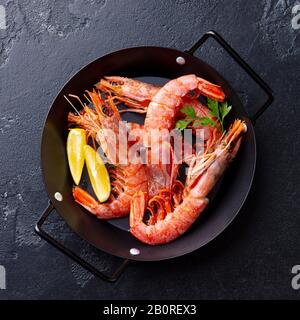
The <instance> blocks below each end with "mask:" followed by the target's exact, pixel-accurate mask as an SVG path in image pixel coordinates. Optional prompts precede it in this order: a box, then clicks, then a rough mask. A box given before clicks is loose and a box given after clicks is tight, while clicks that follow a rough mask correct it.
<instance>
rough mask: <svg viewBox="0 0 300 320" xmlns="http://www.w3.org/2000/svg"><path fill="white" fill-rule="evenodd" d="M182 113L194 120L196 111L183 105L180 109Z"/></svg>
mask: <svg viewBox="0 0 300 320" xmlns="http://www.w3.org/2000/svg"><path fill="white" fill-rule="evenodd" d="M180 111H181V112H182V113H184V114H185V115H186V116H188V117H191V118H196V117H197V116H196V111H195V109H194V108H193V107H192V106H189V105H185V106H184V107H183V108H182V109H180Z"/></svg>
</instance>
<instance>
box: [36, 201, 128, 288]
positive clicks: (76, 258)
mask: <svg viewBox="0 0 300 320" xmlns="http://www.w3.org/2000/svg"><path fill="white" fill-rule="evenodd" d="M54 209H55V208H54V206H53V204H52V203H51V201H49V204H48V207H47V208H46V209H45V211H44V213H43V214H42V216H41V217H40V219H39V220H38V222H37V223H36V225H35V228H34V229H35V231H36V233H37V234H38V235H39V236H40V237H41V238H43V239H45V240H46V241H48V242H49V243H50V244H52V245H53V246H54V247H55V248H57V249H58V250H60V251H61V252H62V253H64V254H65V255H67V256H68V257H70V258H72V259H73V260H74V261H75V262H77V263H78V264H80V265H81V266H82V267H83V268H85V269H87V270H88V271H90V272H91V273H93V274H94V275H95V276H97V277H99V278H100V279H102V280H105V281H108V282H115V281H117V280H118V279H119V277H120V275H121V274H122V273H123V271H124V270H125V268H126V266H127V265H128V263H129V260H128V259H124V260H123V262H122V263H121V264H120V266H119V267H118V268H117V269H116V270H115V271H114V272H113V273H112V274H111V275H107V274H104V273H103V272H101V271H99V270H98V269H96V268H95V267H94V266H93V265H91V264H90V263H88V262H87V261H86V260H84V259H82V258H81V257H80V256H79V255H77V254H76V253H75V252H74V251H72V250H70V249H68V248H67V247H65V246H64V245H63V244H62V243H60V242H58V241H57V240H56V239H54V238H53V237H52V236H51V235H50V234H49V233H47V232H46V231H45V230H44V229H43V224H44V223H45V221H46V220H47V218H48V216H49V215H50V213H51V212H52V211H53V210H54Z"/></svg>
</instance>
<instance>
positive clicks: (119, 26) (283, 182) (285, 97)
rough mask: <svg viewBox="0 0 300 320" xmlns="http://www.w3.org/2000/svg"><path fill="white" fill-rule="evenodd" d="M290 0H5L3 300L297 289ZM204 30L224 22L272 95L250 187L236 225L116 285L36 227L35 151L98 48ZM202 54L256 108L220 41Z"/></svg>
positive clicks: (179, 44) (296, 39)
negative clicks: (52, 112) (50, 116)
mask: <svg viewBox="0 0 300 320" xmlns="http://www.w3.org/2000/svg"><path fill="white" fill-rule="evenodd" d="M295 2H296V0H295V1H283V0H279V1H270V0H266V1H258V0H257V1H250V0H249V1H238V0H235V1H234V0H232V1H225V0H224V1H219V0H205V1H196V0H195V1H185V0H178V1H150V0H139V1H137V0H128V1H121V0H119V1H115V0H89V1H83V0H72V1H58V0H55V1H50V0H22V1H21V0H19V1H18V0H13V1H10V0H6V1H5V0H4V1H0V4H3V5H4V6H5V7H6V12H7V26H8V28H7V29H6V30H0V97H1V98H0V99H1V100H0V101H1V103H0V110H1V114H0V141H1V166H0V176H1V180H0V209H1V214H0V264H1V265H3V266H5V268H6V271H7V290H0V299H2V298H9V299H11V298H20V299H41V298H47V299H48V298H49V299H54V298H71V299H88V298H95V299H103V298H113V299H116V298H129V299H137V298H147V299H148V298H149V299H150V298H157V299H159V298H199V299H207V298H213V299H215V298H216V299H221V298H228V299H232V298H249V299H261V298H263V299H266V298H284V299H285V298H291V299H298V298H299V297H300V291H295V290H293V289H292V287H291V278H292V274H291V268H292V266H293V265H295V264H300V252H299V245H300V232H299V226H300V200H299V173H300V172H299V161H298V160H299V156H300V150H299V146H300V144H299V113H300V111H299V110H300V108H299V86H300V30H293V29H292V25H291V19H292V13H291V9H292V7H293V6H294V5H295V4H296V3H295ZM209 29H215V30H217V31H219V32H220V33H221V34H222V35H223V36H224V37H225V38H226V39H227V40H228V41H229V43H230V44H232V46H234V47H235V48H236V49H237V50H238V51H239V53H240V54H241V55H242V56H243V57H244V58H245V59H246V60H247V61H248V62H249V63H250V64H251V65H252V66H254V68H255V70H257V72H258V73H259V74H260V75H262V76H263V78H264V79H265V80H266V81H267V82H269V83H270V85H271V87H272V88H273V90H274V92H275V97H276V101H275V103H274V104H273V105H272V107H271V108H270V109H269V110H268V111H267V112H266V113H265V114H264V115H263V116H262V117H261V119H260V120H259V121H258V122H257V126H256V134H257V143H258V162H257V173H256V178H255V181H254V184H253V188H252V191H251V194H250V196H249V198H248V201H247V202H246V204H245V206H244V208H243V210H242V212H241V213H240V215H239V217H238V219H237V220H236V221H235V222H234V223H233V225H232V226H231V227H230V228H229V229H228V230H227V231H226V232H225V233H224V234H222V235H221V236H220V237H219V238H218V239H217V240H216V241H214V242H213V243H212V244H210V245H209V246H207V247H205V248H204V249H203V250H200V251H197V252H195V253H193V254H190V255H188V256H185V257H182V258H179V259H175V260H171V261H165V262H159V263H135V264H132V265H130V266H129V267H128V269H127V270H126V272H125V273H124V275H123V276H122V278H121V279H120V281H119V282H117V283H115V284H108V283H105V282H103V281H101V280H98V279H96V278H95V277H93V276H92V275H91V274H89V273H88V272H86V271H85V270H83V269H82V268H81V267H79V266H77V265H76V264H75V263H73V262H72V261H71V260H70V259H68V258H66V257H64V256H63V255H62V254H61V253H59V252H58V251H57V250H56V249H54V248H52V247H51V246H50V245H48V244H47V243H45V241H43V240H41V239H40V238H39V237H38V236H36V235H35V234H34V231H33V225H34V223H35V221H36V220H37V218H38V216H39V214H40V213H41V212H42V210H43V209H44V208H45V206H46V204H47V194H46V192H45V189H44V185H43V181H42V175H41V171H40V162H39V161H40V154H39V150H40V135H41V131H42V127H43V121H44V119H45V116H46V113H47V110H48V108H49V105H50V103H51V101H52V99H53V98H54V97H55V95H56V94H57V92H58V91H59V89H60V88H61V87H62V86H63V84H64V83H65V82H66V80H67V79H68V78H69V77H70V76H71V75H73V74H74V73H75V72H76V71H77V70H78V69H79V68H81V67H82V66H84V65H85V64H86V63H88V62H90V61H91V60H93V59H95V58H97V57H99V56H101V55H103V54H105V53H108V52H110V51H114V50H117V49H121V48H125V47H130V46H139V45H159V46H167V47H175V48H178V49H186V48H188V47H190V46H191V45H192V44H193V43H194V42H195V41H196V40H197V38H198V37H199V36H200V35H202V34H203V33H204V32H205V31H207V30H209ZM199 55H201V56H202V57H203V58H204V59H205V60H207V61H210V62H212V64H213V65H214V66H215V67H216V68H217V70H219V71H220V72H221V73H223V74H224V75H225V77H226V78H228V79H229V80H230V81H231V82H232V83H233V84H234V86H235V87H236V88H237V90H238V92H239V93H240V94H241V96H242V97H243V99H244V101H245V102H246V103H247V105H248V106H249V109H251V112H252V111H253V110H254V109H255V107H257V106H258V103H259V102H260V98H259V97H256V94H255V93H256V88H255V86H253V84H251V82H249V81H247V78H246V77H245V75H244V74H243V73H242V72H241V71H239V70H238V69H235V67H234V66H233V63H232V61H230V60H229V59H227V58H225V56H224V54H223V52H222V51H221V50H220V49H218V47H217V45H215V44H211V46H208V47H207V50H204V51H203V52H201V53H199ZM255 99H257V101H255ZM49 227H50V228H51V230H52V232H54V233H55V234H60V236H61V238H62V239H63V240H64V241H66V243H68V244H69V245H71V246H76V247H77V248H79V250H80V252H81V253H82V255H83V256H86V257H87V258H91V259H93V260H95V261H99V262H100V263H101V259H102V260H103V259H104V261H105V264H108V265H109V264H110V262H112V261H110V260H112V258H108V257H107V256H106V255H104V254H100V253H97V252H95V250H92V249H91V248H89V247H88V246H87V245H85V244H84V243H82V242H81V241H80V240H79V239H77V238H76V236H74V235H73V234H72V233H71V232H69V231H68V230H67V229H66V228H65V227H64V226H63V224H62V223H61V222H60V221H59V220H58V219H56V220H54V221H53V222H52V224H51V225H50V226H49ZM93 257H94V258H93ZM112 263H114V262H112ZM102 265H103V266H104V267H105V268H106V266H105V265H104V264H103V262H102Z"/></svg>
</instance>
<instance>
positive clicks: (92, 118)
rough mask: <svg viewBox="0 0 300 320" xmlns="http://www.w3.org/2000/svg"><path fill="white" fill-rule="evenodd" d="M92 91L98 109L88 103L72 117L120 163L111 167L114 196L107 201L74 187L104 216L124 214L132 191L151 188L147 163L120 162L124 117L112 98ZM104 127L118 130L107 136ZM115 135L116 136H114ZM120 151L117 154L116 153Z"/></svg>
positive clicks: (80, 197)
mask: <svg viewBox="0 0 300 320" xmlns="http://www.w3.org/2000/svg"><path fill="white" fill-rule="evenodd" d="M88 94H89V97H90V99H91V101H92V103H93V105H94V107H95V110H93V109H91V108H89V107H88V106H87V105H84V108H83V110H82V112H81V113H80V115H74V114H73V113H69V116H68V120H69V122H70V123H71V124H76V125H77V126H79V127H81V128H83V129H85V130H86V131H87V133H88V135H90V136H92V137H93V138H94V139H95V140H96V141H97V142H98V144H99V145H101V147H102V149H103V151H104V152H105V154H106V156H107V157H108V159H109V160H110V161H111V162H112V163H113V164H114V165H116V167H114V168H112V169H110V170H109V171H110V177H111V178H112V180H113V181H112V182H111V184H112V192H111V196H110V198H109V199H108V201H107V202H106V203H100V202H98V201H97V200H95V199H94V198H93V197H92V196H91V195H90V194H88V193H87V192H86V191H84V190H83V189H81V188H80V187H74V188H73V196H74V199H75V201H76V202H78V203H79V204H80V205H82V206H83V207H84V208H85V209H87V210H88V211H90V212H91V213H93V214H95V215H96V216H97V217H98V218H100V219H113V218H119V217H123V216H126V215H128V214H129V211H130V200H131V198H132V195H133V194H134V193H135V192H137V191H138V190H143V192H147V190H148V179H147V171H146V166H145V165H144V164H142V163H137V164H133V163H128V164H121V163H120V158H119V157H118V152H117V151H118V148H120V147H125V146H120V144H119V141H118V140H117V139H118V137H119V122H120V119H121V117H120V115H119V112H118V109H117V108H116V107H115V105H114V104H113V102H112V101H103V100H102V99H101V97H100V96H99V95H98V93H97V92H96V91H93V92H88ZM130 126H131V128H132V129H137V128H138V129H139V128H140V125H138V124H131V125H130ZM104 129H110V130H112V132H113V133H114V134H113V135H111V136H107V135H105V134H104V133H103V132H104ZM99 132H102V133H103V134H102V133H101V134H99ZM112 136H114V138H116V139H114V140H112V139H111V138H112ZM132 143H134V142H132ZM116 154H117V157H115V155H116Z"/></svg>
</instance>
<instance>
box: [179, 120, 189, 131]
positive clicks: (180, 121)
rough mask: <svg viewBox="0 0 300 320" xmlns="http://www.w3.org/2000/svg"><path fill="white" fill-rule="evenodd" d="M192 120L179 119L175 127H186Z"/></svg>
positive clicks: (180, 128)
mask: <svg viewBox="0 0 300 320" xmlns="http://www.w3.org/2000/svg"><path fill="white" fill-rule="evenodd" d="M191 122H192V120H186V119H184V120H178V121H177V122H176V126H175V128H176V129H178V130H180V131H181V130H183V129H186V127H187V126H188V125H189V124H190V123H191Z"/></svg>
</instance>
